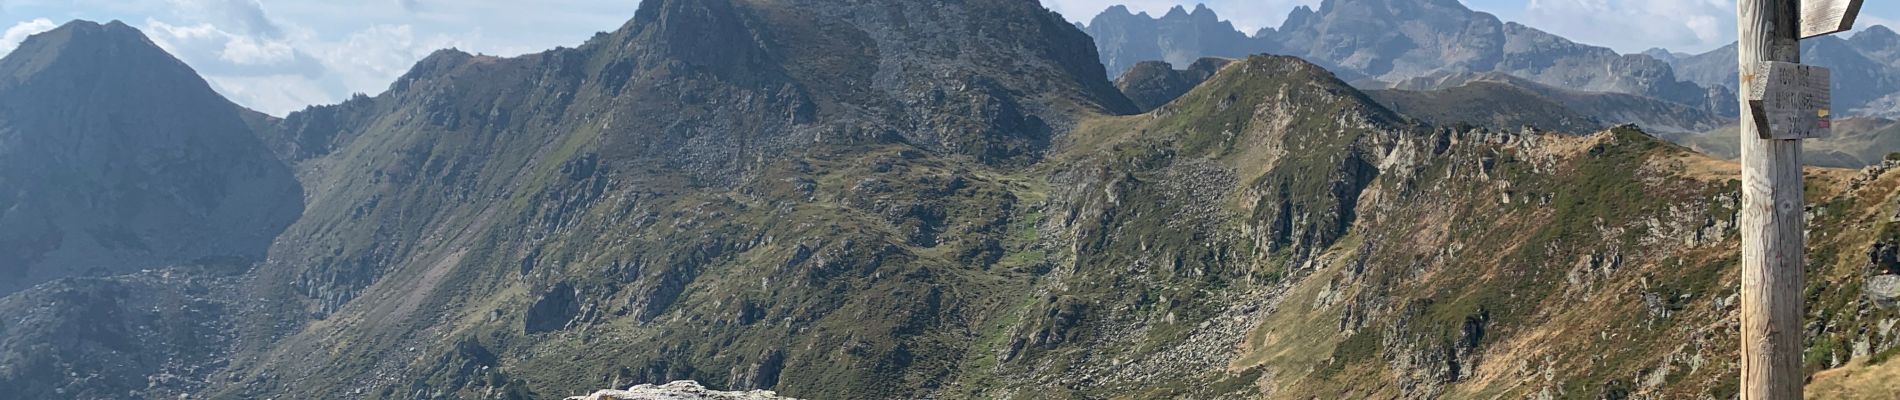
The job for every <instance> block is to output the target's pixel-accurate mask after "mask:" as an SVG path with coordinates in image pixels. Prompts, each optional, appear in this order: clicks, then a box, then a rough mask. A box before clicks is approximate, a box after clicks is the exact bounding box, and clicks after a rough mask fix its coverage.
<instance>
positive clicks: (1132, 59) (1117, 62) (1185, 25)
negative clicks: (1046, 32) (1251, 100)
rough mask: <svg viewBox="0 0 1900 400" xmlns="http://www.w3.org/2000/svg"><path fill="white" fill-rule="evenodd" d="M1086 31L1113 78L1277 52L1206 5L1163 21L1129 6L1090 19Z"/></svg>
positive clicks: (1176, 11) (1175, 10)
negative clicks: (1149, 68)
mask: <svg viewBox="0 0 1900 400" xmlns="http://www.w3.org/2000/svg"><path fill="white" fill-rule="evenodd" d="M1087 31H1088V33H1089V35H1090V36H1093V37H1094V38H1095V42H1096V43H1097V47H1099V48H1100V51H1101V58H1102V60H1101V61H1102V64H1103V65H1105V66H1106V67H1107V69H1108V73H1109V74H1110V75H1112V76H1120V75H1122V74H1124V73H1126V72H1127V71H1128V70H1129V69H1131V68H1134V67H1135V64H1137V63H1140V62H1143V61H1157V60H1158V61H1166V62H1168V63H1172V64H1174V65H1188V64H1189V63H1192V62H1194V61H1195V60H1196V59H1199V58H1201V57H1227V58H1240V57H1245V56H1247V55H1250V54H1257V53H1266V52H1271V51H1272V50H1274V49H1277V48H1278V47H1277V46H1275V45H1274V44H1273V41H1272V40H1271V39H1267V38H1266V36H1267V35H1270V34H1271V31H1270V30H1263V31H1261V32H1262V35H1259V36H1248V35H1247V34H1245V33H1242V32H1240V31H1239V30H1236V29H1235V28H1234V24H1233V23H1232V22H1229V21H1225V20H1222V19H1220V15H1218V14H1216V13H1215V12H1214V10H1213V9H1211V8H1208V7H1207V5H1206V4H1200V5H1196V6H1195V7H1194V9H1193V10H1192V11H1189V10H1188V9H1187V8H1185V7H1181V6H1175V7H1174V8H1172V9H1169V10H1168V12H1167V13H1166V14H1163V15H1162V16H1160V17H1153V16H1150V15H1149V14H1148V13H1146V12H1143V13H1140V14H1131V13H1130V12H1129V10H1128V8H1127V7H1125V6H1113V7H1109V8H1108V9H1107V10H1105V11H1103V12H1102V13H1101V14H1098V15H1096V16H1095V18H1093V19H1091V20H1090V22H1089V24H1088V26H1087Z"/></svg>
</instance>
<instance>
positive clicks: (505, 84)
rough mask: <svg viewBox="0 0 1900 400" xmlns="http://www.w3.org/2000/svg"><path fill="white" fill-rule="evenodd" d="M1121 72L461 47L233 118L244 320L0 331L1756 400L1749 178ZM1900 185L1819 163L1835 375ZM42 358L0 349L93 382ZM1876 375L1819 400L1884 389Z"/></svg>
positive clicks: (400, 351)
mask: <svg viewBox="0 0 1900 400" xmlns="http://www.w3.org/2000/svg"><path fill="white" fill-rule="evenodd" d="M1078 43H1080V44H1083V45H1081V46H1077V44H1078ZM1086 43H1087V38H1086V37H1082V36H1080V33H1079V32H1078V31H1076V30H1075V28H1074V27H1073V26H1072V25H1069V24H1067V23H1066V22H1063V21H1061V19H1060V18H1058V17H1057V16H1055V15H1054V14H1051V13H1049V12H1047V11H1046V10H1043V9H1042V8H1040V7H1039V6H1037V5H1035V4H1033V3H1024V2H1015V1H1006V0H970V1H967V2H956V3H948V4H911V3H901V2H858V3H846V2H820V1H815V0H811V1H807V0H798V1H791V2H744V1H729V0H654V1H649V2H647V3H645V4H644V5H643V6H642V8H641V11H640V13H639V14H638V15H637V16H636V17H635V19H634V20H633V21H632V22H630V23H629V24H628V25H627V26H626V27H625V28H624V29H622V30H619V31H616V32H613V33H607V34H603V35H600V36H598V37H596V38H594V39H593V40H591V41H589V42H588V43H587V44H585V45H582V46H581V47H579V48H573V49H557V50H554V51H550V52H546V53H540V54H534V55H528V56H524V57H519V58H509V59H502V58H493V57H483V56H476V55H469V54H464V53H459V52H453V51H444V52H440V53H437V54H435V55H433V56H431V57H429V58H428V59H426V60H424V61H423V62H421V63H419V65H418V66H417V67H416V69H415V70H414V71H412V72H411V73H409V74H408V75H406V76H404V77H403V78H402V79H401V80H399V81H398V82H396V83H395V84H394V85H392V87H391V90H390V91H389V92H388V93H385V94H383V95H379V96H376V97H363V98H358V99H354V100H351V101H349V102H346V103H344V104H340V105H335V106H328V107H319V108H316V109H312V110H309V111H306V112H301V113H297V114H293V115H291V116H288V117H287V118H285V119H283V120H281V121H279V120H273V119H269V118H255V116H253V118H250V119H248V120H247V121H241V122H246V123H249V124H251V125H253V126H259V127H262V128H260V130H261V131H262V133H261V134H262V135H264V136H265V137H266V140H265V143H266V144H267V146H268V148H269V149H270V150H271V151H274V152H276V153H277V154H279V155H280V156H282V157H286V158H288V159H293V160H299V162H298V164H297V166H296V169H297V174H298V176H299V177H300V178H301V179H302V181H303V182H304V186H305V187H307V188H308V191H309V192H310V195H309V196H308V203H307V206H306V210H307V211H306V212H305V213H304V214H303V216H302V217H301V219H300V220H298V221H297V222H296V223H295V224H294V225H292V226H291V227H290V228H289V229H288V230H287V231H286V232H285V233H284V234H283V235H281V236H279V237H278V239H277V241H276V243H275V245H274V246H273V247H272V249H271V250H270V258H269V259H268V260H267V261H266V262H264V263H263V264H261V265H258V266H256V268H254V269H250V270H247V271H246V272H243V274H242V275H240V276H237V277H235V278H231V277H222V278H203V279H210V281H208V282H204V283H206V284H212V283H215V284H219V285H230V286H235V287H236V288H235V289H230V290H231V291H229V292H225V291H220V293H230V294H232V296H231V297H230V298H235V299H245V300H244V301H243V302H241V303H238V304H242V305H241V306H237V307H232V308H228V309H223V308H221V309H219V312H216V313H215V315H210V316H204V317H202V318H199V317H188V316H187V317H179V318H173V319H175V320H198V321H204V323H202V324H197V325H186V326H180V327H178V328H177V329H172V330H163V331H157V332H160V333H161V334H154V333H152V332H153V331H146V330H142V329H141V327H140V326H137V324H130V325H126V326H120V325H115V324H99V325H87V324H79V323H76V322H83V321H74V320H71V319H60V318H59V317H60V316H62V315H87V314H111V313H124V314H134V315H135V317H136V318H147V317H150V314H147V313H146V311H144V310H149V309H151V308H150V304H153V303H154V302H153V301H150V300H151V299H152V298H157V299H159V300H158V301H156V304H168V303H164V302H165V301H174V302H190V303H192V304H204V305H205V306H206V307H212V306H218V305H224V304H232V303H229V299H228V298H222V297H204V296H196V297H194V296H173V293H174V292H173V291H171V290H177V291H183V292H186V294H190V293H189V292H191V291H192V290H193V289H191V287H192V286H193V285H192V284H189V282H186V284H177V283H178V281H175V280H167V279H172V278H165V277H164V276H162V275H160V276H149V275H148V276H144V277H142V278H140V277H137V276H134V277H119V278H111V279H100V280H71V281H62V282H59V283H56V284H55V285H50V286H42V287H40V288H38V289H35V290H34V291H30V292H28V293H26V294H25V295H23V296H14V297H8V298H6V299H5V300H0V315H6V316H9V317H11V316H13V315H26V316H30V317H32V318H29V319H25V321H28V323H26V324H15V323H14V322H12V321H20V320H21V319H14V318H3V319H0V321H5V322H0V337H6V338H13V337H16V336H10V335H12V334H13V332H32V333H31V335H21V336H17V337H22V338H34V337H47V338H61V337H66V336H72V337H76V338H78V340H75V342H78V343H80V344H81V345H82V346H81V347H83V346H85V345H90V344H93V343H99V344H100V346H103V347H105V349H104V350H98V349H96V348H94V349H92V350H97V351H90V352H85V353H78V352H74V353H60V356H61V357H64V356H65V355H66V354H80V355H83V356H89V355H92V354H103V355H108V356H110V355H120V354H126V353H128V352H121V353H115V352H114V351H122V350H124V349H120V348H114V347H112V346H110V345H106V344H110V343H122V342H128V341H134V340H152V341H151V342H150V343H153V344H155V345H154V346H153V348H157V349H159V350H158V351H153V352H129V353H138V354H166V353H165V351H169V349H199V348H206V349H207V350H205V351H207V352H210V354H217V355H218V357H215V358H217V359H216V360H208V361H205V362H203V363H200V364H198V365H208V366H215V368H216V369H217V370H216V371H204V370H191V371H185V370H181V369H174V368H171V366H170V365H166V364H149V363H144V362H143V361H141V362H140V363H137V364H136V365H133V366H132V367H127V368H123V369H122V370H110V371H109V373H101V374H100V378H99V380H98V381H97V382H107V383H111V385H101V386H102V387H109V388H112V389H114V390H115V391H114V392H113V393H114V394H116V389H118V388H119V387H120V386H119V385H121V383H122V382H134V383H135V382H138V379H136V378H137V377H138V375H146V376H151V375H150V374H152V373H151V372H149V371H159V372H160V373H167V374H176V375H180V376H182V377H183V378H182V380H183V381H184V382H183V383H180V384H178V385H173V386H167V387H166V388H168V389H167V391H148V392H145V394H154V393H155V394H162V395H167V396H169V395H172V394H173V393H174V392H173V391H169V390H170V389H169V388H182V389H178V391H180V392H195V393H192V394H193V395H194V396H195V397H209V398H273V397H275V398H284V397H295V396H298V395H304V394H312V393H314V394H320V395H323V396H329V397H343V398H368V399H387V398H409V399H414V398H503V399H525V398H547V397H558V396H564V395H571V394H581V393H583V392H587V391H592V390H594V389H597V388H601V387H625V386H628V385H632V384H637V383H657V382H665V381H671V380H675V379H693V380H698V381H700V382H703V383H705V384H706V385H707V386H709V387H720V388H732V389H749V388H771V389H774V390H777V391H779V392H780V393H783V394H785V395H788V396H793V397H800V398H823V399H860V398H864V399H873V398H880V399H881V398H945V399H957V398H986V399H988V398H1003V399H1146V398H1197V399H1198V398H1207V399H1227V398H1368V397H1369V398H1433V397H1445V398H1522V397H1530V396H1547V397H1552V398H1645V397H1646V398H1703V397H1713V398H1728V397H1732V396H1733V391H1734V386H1735V383H1734V381H1733V379H1734V377H1735V376H1736V368H1737V367H1736V366H1735V365H1734V364H1733V363H1731V362H1729V361H1727V360H1732V359H1734V356H1733V354H1732V353H1733V351H1734V350H1733V349H1734V348H1736V347H1737V346H1736V343H1735V340H1736V338H1735V335H1734V326H1733V324H1734V312H1735V307H1736V305H1735V300H1734V295H1735V291H1736V287H1737V284H1736V277H1735V264H1736V261H1735V254H1736V253H1737V249H1736V246H1737V243H1736V239H1735V238H1736V232H1735V226H1734V221H1735V218H1736V211H1735V210H1736V202H1737V196H1738V194H1737V191H1738V186H1739V184H1738V183H1737V182H1736V176H1735V172H1734V171H1735V170H1736V168H1735V167H1734V166H1733V165H1731V164H1726V163H1723V162H1721V161H1716V160H1712V159H1709V158H1706V157H1703V156H1700V155H1698V154H1695V153H1693V152H1691V151H1689V150H1688V149H1685V148H1683V147H1680V146H1676V145H1672V144H1669V143H1667V142H1664V141H1662V140H1658V139H1656V138H1654V137H1651V136H1649V135H1648V134H1646V133H1644V132H1641V131H1638V130H1635V129H1631V128H1617V129H1610V130H1607V131H1602V132H1598V133H1595V134H1591V135H1585V136H1578V135H1568V134H1550V133H1537V132H1524V133H1519V132H1517V131H1516V130H1508V131H1496V130H1490V129H1482V128H1479V129H1447V128H1434V127H1430V126H1426V125H1423V124H1420V123H1418V122H1417V119H1415V118H1413V117H1407V116H1405V115H1401V114H1400V113H1397V112H1394V111H1392V110H1390V109H1388V108H1386V107H1384V106H1381V105H1380V104H1379V103H1378V102H1376V101H1374V100H1373V98H1372V97H1371V96H1368V95H1366V94H1365V93H1362V92H1360V91H1358V90H1355V89H1353V88H1352V87H1351V86H1349V85H1347V84H1346V83H1345V82H1343V81H1341V80H1340V79H1339V78H1338V77H1336V76H1335V75H1333V74H1332V73H1330V72H1328V71H1326V70H1325V69H1322V68H1321V67H1319V66H1317V65H1314V64H1312V63H1308V62H1305V61H1301V60H1299V59H1296V58H1290V57H1270V56H1256V57H1250V58H1247V59H1245V60H1240V61H1236V62H1234V63H1231V64H1228V65H1226V66H1225V67H1222V68H1219V69H1218V72H1215V73H1214V74H1213V75H1212V76H1211V77H1210V78H1208V79H1207V80H1206V82H1204V83H1202V84H1200V85H1198V86H1196V87H1194V88H1193V89H1192V90H1189V91H1188V92H1187V93H1185V94H1184V95H1182V96H1181V97H1180V98H1178V99H1175V100H1174V101H1172V102H1169V103H1167V104H1165V105H1162V106H1160V107H1159V108H1156V109H1154V110H1153V111H1151V112H1148V113H1145V114H1139V115H1119V114H1122V113H1125V112H1127V111H1129V110H1130V109H1132V105H1130V104H1129V103H1128V101H1127V99H1125V98H1122V97H1121V96H1120V95H1119V94H1118V93H1116V92H1115V90H1114V88H1113V87H1111V86H1109V85H1108V83H1107V82H1105V81H1103V80H1102V79H1101V78H1099V77H1100V76H1103V75H1104V73H1103V71H1102V70H1100V67H1099V64H1096V63H1095V62H1094V60H1095V59H1096V57H1095V56H1094V55H1092V54H1085V53H1087V52H1086V51H1082V50H1077V49H1085V48H1087V46H1086ZM1892 166H1893V165H1889V164H1883V165H1882V166H1881V167H1880V168H1871V169H1868V170H1864V171H1849V170H1839V169H1815V170H1812V171H1811V173H1810V177H1811V184H1810V188H1809V191H1808V193H1809V194H1810V200H1811V201H1810V207H1809V214H1810V219H1811V221H1812V226H1811V230H1810V237H1811V238H1812V239H1811V241H1812V245H1813V246H1812V247H1813V249H1814V250H1813V252H1812V253H1811V257H1810V263H1809V265H1810V268H1811V271H1810V273H1809V276H1811V277H1814V280H1813V281H1812V283H1811V285H1810V286H1809V288H1808V294H1809V296H1808V299H1809V302H1810V307H1809V310H1810V315H1809V317H1810V324H1809V325H1808V326H1809V327H1810V332H1808V334H1809V335H1810V340H1809V343H1808V344H1809V350H1808V353H1807V354H1806V359H1807V364H1808V366H1809V368H1810V369H1811V370H1813V371H1816V372H1821V371H1824V370H1829V369H1832V368H1837V367H1847V368H1862V367H1860V366H1862V365H1868V364H1869V363H1871V362H1873V361H1875V360H1877V359H1879V358H1881V357H1882V355H1883V354H1885V355H1892V353H1893V352H1894V350H1893V349H1895V348H1900V332H1895V331H1894V330H1893V329H1891V328H1892V327H1893V326H1895V325H1896V324H1900V312H1896V311H1895V310H1894V309H1892V308H1884V307H1883V306H1882V304H1889V305H1890V304H1892V303H1893V302H1894V301H1895V300H1896V299H1894V297H1900V293H1885V292H1882V291H1881V290H1879V289H1880V288H1879V287H1878V286H1879V285H1871V284H1869V283H1870V282H1888V281H1892V280H1894V279H1900V277H1897V276H1895V275H1900V227H1896V226H1895V225H1894V224H1895V222H1894V221H1895V218H1894V217H1893V216H1894V215H1896V213H1900V172H1893V171H1891V167H1892ZM187 277H190V276H187ZM150 287H167V288H174V289H166V290H160V291H157V292H155V293H151V294H149V296H148V294H146V293H144V292H140V295H139V296H128V297H125V298H115V297H109V296H100V295H95V294H88V293H98V292H118V291H122V290H143V288H150ZM207 290H208V289H207ZM88 291H90V292H88ZM61 296H69V297H70V296H81V297H85V298H94V299H102V300H101V301H100V302H99V303H97V304H92V303H84V302H80V303H59V302H58V301H57V300H58V299H61V298H66V297H61ZM46 299H54V300H46ZM166 299H173V300H166ZM46 304H63V305H62V307H67V308H59V307H46V306H45V305H46ZM227 307H228V306H227ZM166 308H169V307H166ZM20 310H25V311H20ZM102 318H106V319H112V320H117V318H112V317H109V316H108V317H102ZM157 318H158V320H166V319H167V317H164V316H163V315H162V313H161V315H160V316H159V317H157ZM133 320H137V319H133ZM92 326H99V327H103V328H105V329H102V330H104V331H107V332H105V333H107V334H100V335H94V336H88V334H90V333H91V332H90V331H87V330H86V328H87V327H92ZM67 332H77V334H67ZM126 332H129V333H126ZM163 332H171V333H174V334H177V335H181V336H186V337H198V336H203V337H216V338H218V340H214V341H210V342H209V343H196V342H193V343H186V344H185V345H175V342H171V341H166V340H164V339H153V338H156V337H159V336H163V335H162V333H163ZM121 333H123V334H121ZM89 337H93V338H96V339H92V338H89ZM34 340H42V339H30V340H22V341H18V342H11V343H10V342H8V341H7V340H5V339H0V360H11V359H22V360H30V361H32V362H38V363H40V364H48V363H50V364H53V365H55V367H56V368H57V367H59V365H61V364H59V360H60V357H52V358H53V360H51V361H45V359H47V358H48V357H38V358H37V359H36V358H35V356H37V355H40V354H45V353H36V352H34V350H35V349H34V348H33V347H31V346H32V345H33V343H35V342H34ZM43 340H53V339H43ZM182 342H183V341H178V343H182ZM19 343H24V345H22V344H19ZM22 346H24V347H22ZM21 349H23V350H21ZM133 350H136V349H133ZM6 357H12V358H6ZM141 357H143V356H141ZM150 359H155V358H144V359H141V360H150ZM12 365H15V364H12V363H8V364H0V379H7V378H8V377H10V376H30V375H29V371H28V370H26V369H16V368H18V367H12ZM22 365H25V364H22ZM153 365H157V366H156V367H153ZM107 367H118V366H117V365H107ZM102 368H104V367H95V366H94V365H91V364H86V365H81V366H80V367H70V368H68V369H70V370H74V371H96V370H105V369H102ZM36 371H39V370H38V369H34V370H31V372H36ZM1857 371H1859V369H1846V370H1833V371H1827V372H1825V373H1822V374H1821V375H1820V378H1817V382H1823V383H1827V384H1825V385H1822V384H1817V385H1816V387H1815V390H1817V392H1816V393H1817V394H1821V393H1833V392H1824V390H1835V389H1834V388H1842V389H1840V390H1868V391H1877V390H1881V388H1877V387H1876V388H1869V387H1868V385H1870V384H1877V383H1878V382H1874V381H1869V380H1865V379H1861V380H1851V379H1837V378H1834V377H1839V376H1842V375H1851V374H1855V373H1857ZM10 374H12V375H10ZM55 375H57V374H55ZM67 376H68V377H69V378H74V379H77V378H75V377H79V376H80V375H78V374H76V373H69V374H67ZM90 379H92V378H91V375H87V378H85V379H83V380H81V381H86V382H90ZM69 380H73V379H69ZM4 382H6V381H0V383H4ZM1835 383H1838V385H1835ZM101 390H102V391H101V392H100V393H107V392H104V391H103V390H104V389H101Z"/></svg>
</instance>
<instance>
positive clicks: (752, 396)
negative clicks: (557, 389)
mask: <svg viewBox="0 0 1900 400" xmlns="http://www.w3.org/2000/svg"><path fill="white" fill-rule="evenodd" d="M567 400H797V399H793V398H790V397H780V396H779V395H778V393H774V392H772V391H770V390H754V391H750V392H728V391H720V390H710V389H706V387H705V386H700V384H699V382H694V381H674V382H672V383H668V384H665V385H652V384H646V385H639V386H634V387H631V388H627V390H602V391H598V392H594V394H590V395H586V396H573V397H568V398H567Z"/></svg>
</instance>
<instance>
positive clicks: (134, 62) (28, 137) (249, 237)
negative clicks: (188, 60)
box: [0, 22, 303, 295]
mask: <svg viewBox="0 0 1900 400" xmlns="http://www.w3.org/2000/svg"><path fill="white" fill-rule="evenodd" d="M243 112H244V111H243V110H242V109H241V108H239V107H238V106H236V105H233V104H231V103H230V102H228V101H226V100H225V99H224V98H223V97H220V96H219V95H218V94H217V93H215V92H213V91H212V90H211V88H210V86H208V85H207V84H206V83H205V82H204V81H203V80H202V79H200V78H199V77H198V76H197V74H196V73H194V72H193V71H192V70H191V69H190V68H189V67H186V66H185V64H184V63H182V62H179V61H178V60H177V59H174V58H172V57H171V56H170V55H168V54H166V53H165V52H164V51H163V50H161V49H159V47H158V46H157V45H154V44H153V43H152V42H151V41H149V40H146V39H145V37H144V36H143V35H141V34H140V33H139V32H138V31H137V30H136V29H133V28H131V27H129V26H126V25H125V24H121V23H117V22H114V23H111V24H106V25H100V24H94V23H89V22H74V23H71V24H67V25H66V26H64V27H61V28H59V29H55V30H53V31H51V32H47V33H43V34H40V35H35V36H33V37H32V38H29V39H27V40H26V41H25V42H24V43H22V44H21V46H20V48H19V49H18V50H15V51H14V52H13V53H12V54H10V55H8V56H7V57H6V58H4V59H0V295H4V294H7V293H12V292H15V291H19V290H21V289H24V288H26V287H29V286H31V285H34V284H38V283H42V282H46V281H49V280H52V279H56V278H60V277H66V276H76V275H81V274H93V275H105V274H117V273H123V272H128V271H136V270H137V269H139V268H146V267H153V266H158V265H164V264H173V263H181V262H187V261H193V260H200V259H208V258H240V259H250V260H258V259H262V258H263V256H264V251H265V249H266V248H267V247H268V246H269V245H270V242H271V240H272V238H273V237H275V236H276V235H277V233H278V232H281V231H282V230H283V229H284V227H285V226H288V225H289V224H290V223H291V222H293V221H295V220H296V218H297V215H298V214H299V213H300V212H301V210H302V205H303V202H302V201H303V199H302V190H301V188H300V186H299V185H298V183H297V181H296V180H295V178H294V177H293V176H292V175H291V173H290V170H289V168H287V167H286V166H285V165H284V164H283V163H282V162H281V161H278V159H277V158H276V157H273V156H272V155H271V153H270V152H269V151H268V150H267V149H266V148H265V147H264V146H263V144H262V143H261V142H260V141H259V140H258V138H257V137H255V136H254V135H253V134H252V131H251V130H250V128H249V126H248V125H247V124H246V122H245V120H244V119H243V118H242V113H243Z"/></svg>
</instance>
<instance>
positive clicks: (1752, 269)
mask: <svg viewBox="0 0 1900 400" xmlns="http://www.w3.org/2000/svg"><path fill="white" fill-rule="evenodd" d="M1797 1H1799V0H1739V1H1737V2H1736V8H1737V14H1738V15H1739V16H1740V18H1741V20H1740V23H1739V24H1737V25H1738V28H1739V30H1740V31H1741V32H1740V39H1741V40H1740V42H1739V44H1738V46H1737V50H1738V51H1737V52H1738V53H1739V54H1740V60H1739V62H1740V63H1741V69H1742V74H1743V77H1744V79H1742V85H1743V86H1744V87H1743V88H1742V90H1741V91H1740V92H1741V93H1742V94H1740V96H1742V97H1746V96H1747V93H1750V92H1752V91H1753V90H1754V87H1753V85H1754V83H1753V82H1754V81H1755V80H1754V79H1748V78H1749V77H1752V76H1754V75H1756V74H1762V73H1765V72H1766V71H1760V70H1758V69H1759V68H1761V65H1762V62H1764V61H1781V62H1800V61H1801V50H1800V46H1799V45H1798V43H1799V42H1798V38H1797V32H1798V29H1799V28H1798V26H1797V21H1796V13H1797V12H1796V10H1797V8H1796V5H1797V4H1796V2H1797ZM1742 100H1743V102H1742V107H1741V108H1742V110H1741V111H1742V113H1743V114H1742V115H1743V118H1742V119H1741V127H1742V129H1741V135H1740V136H1741V137H1740V138H1739V139H1740V140H1741V144H1742V145H1741V149H1742V157H1741V162H1742V203H1741V214H1742V215H1741V226H1740V227H1741V231H1742V274H1741V275H1742V276H1741V278H1742V293H1741V294H1742V296H1741V297H1742V298H1741V303H1742V304H1741V305H1742V309H1741V313H1742V315H1741V317H1742V318H1741V319H1742V326H1741V328H1742V342H1741V346H1742V352H1741V353H1742V360H1741V361H1742V371H1741V373H1742V376H1741V392H1742V393H1741V397H1742V399H1744V400H1787V399H1799V398H1801V396H1802V392H1801V389H1802V381H1803V371H1802V369H1801V342H1802V334H1803V332H1802V330H1801V319H1802V313H1801V302H1802V298H1801V295H1802V294H1801V285H1802V283H1801V282H1802V279H1803V277H1802V268H1803V264H1804V262H1805V259H1806V257H1807V254H1806V252H1807V250H1806V238H1804V237H1803V228H1804V227H1805V225H1806V221H1805V220H1804V219H1805V216H1804V215H1803V214H1802V207H1803V205H1804V201H1805V200H1804V199H1803V197H1804V194H1803V190H1804V188H1803V187H1802V184H1801V180H1802V175H1801V141H1800V140H1779V139H1762V138H1763V137H1765V136H1764V135H1763V134H1762V133H1761V132H1762V130H1763V129H1765V128H1766V127H1765V126H1761V125H1759V124H1757V123H1756V121H1757V120H1756V118H1754V110H1752V109H1751V107H1748V105H1747V104H1748V102H1747V101H1746V100H1747V99H1746V98H1743V99H1742Z"/></svg>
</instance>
